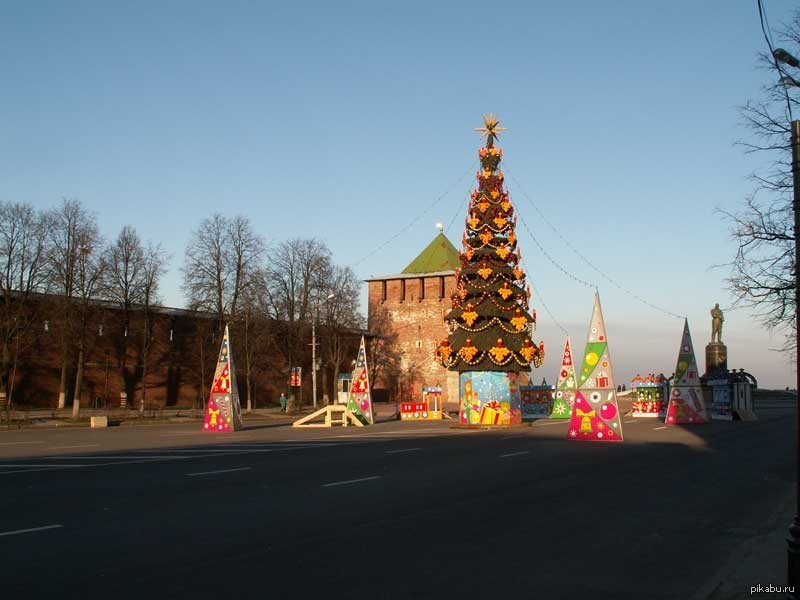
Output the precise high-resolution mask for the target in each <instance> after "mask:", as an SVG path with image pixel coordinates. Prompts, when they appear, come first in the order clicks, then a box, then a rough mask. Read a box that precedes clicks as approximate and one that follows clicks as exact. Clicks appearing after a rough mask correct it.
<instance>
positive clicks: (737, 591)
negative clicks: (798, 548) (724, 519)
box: [693, 483, 795, 600]
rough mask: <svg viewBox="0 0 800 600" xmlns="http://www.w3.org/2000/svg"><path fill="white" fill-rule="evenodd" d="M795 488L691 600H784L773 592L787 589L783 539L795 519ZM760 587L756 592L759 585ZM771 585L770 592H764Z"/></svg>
mask: <svg viewBox="0 0 800 600" xmlns="http://www.w3.org/2000/svg"><path fill="white" fill-rule="evenodd" d="M794 494H795V486H794V484H793V483H792V484H791V486H789V489H788V490H787V491H786V492H785V493H784V494H783V495H781V496H777V497H776V498H775V507H776V510H775V512H774V513H773V514H772V515H771V516H770V517H769V518H768V519H767V521H766V522H765V523H764V527H763V528H762V529H760V530H759V531H757V532H754V533H753V535H752V537H751V538H750V539H748V540H747V541H745V542H744V543H741V544H739V545H738V546H735V547H734V548H733V552H731V554H730V556H729V557H728V560H727V562H726V563H725V565H723V567H722V568H721V569H720V570H719V571H718V572H717V573H715V574H714V575H713V576H712V577H710V578H709V580H708V582H707V584H706V585H705V586H704V587H703V588H701V589H700V590H698V592H697V594H695V595H694V596H693V600H738V599H740V598H785V597H786V594H785V593H784V592H783V590H781V592H780V593H778V592H776V591H774V590H775V588H778V587H780V588H784V587H785V586H786V563H787V558H786V537H787V535H788V533H789V531H788V530H789V524H790V523H791V522H792V519H794V511H795V506H794V501H795V496H794ZM759 585H760V586H761V591H759V589H758V586H759ZM768 586H772V590H773V591H772V592H771V593H770V592H768V591H766V589H768Z"/></svg>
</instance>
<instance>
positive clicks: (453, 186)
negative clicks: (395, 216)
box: [350, 161, 475, 267]
mask: <svg viewBox="0 0 800 600" xmlns="http://www.w3.org/2000/svg"><path fill="white" fill-rule="evenodd" d="M474 169H475V161H473V162H472V164H470V166H469V168H468V169H467V170H466V171H464V173H463V174H462V175H461V176H460V177H459V178H458V180H456V181H455V182H454V183H453V184H452V185H450V187H448V188H447V190H445V191H444V192H443V193H442V194H441V195H439V197H438V198H436V200H434V201H433V202H431V203H430V204H428V206H427V208H426V209H425V210H423V211H422V212H421V213H420V214H419V215H417V216H416V217H415V218H414V219H413V220H412V221H411V222H410V223H409V224H408V225H406V226H405V227H403V228H402V229H401V230H400V231H398V232H397V233H395V234H394V235H393V236H391V237H390V238H388V239H386V240H384V241H383V242H381V243H380V244H378V245H377V246H376V247H375V248H373V249H372V250H370V251H369V252H368V253H367V254H365V255H364V256H363V257H361V258H360V259H358V260H357V261H356V262H354V263H353V264H352V265H350V266H352V267H357V266H358V265H360V264H361V263H362V262H364V261H365V260H367V259H368V258H369V257H371V256H372V255H373V254H375V253H376V252H379V251H380V250H383V249H384V248H385V247H386V246H388V245H389V244H391V243H392V242H393V241H395V240H396V239H397V238H399V237H400V236H401V235H403V234H404V233H405V232H406V231H408V230H409V229H411V228H412V227H413V226H414V225H416V224H417V223H418V222H419V221H420V220H421V219H422V217H424V216H425V215H427V214H428V213H430V212H431V211H432V210H433V208H434V207H435V206H436V205H437V204H439V202H441V201H442V199H443V198H444V197H445V196H447V195H448V194H449V193H450V192H452V191H453V190H454V189H455V187H456V186H457V185H459V184H460V183H461V182H462V181H463V180H464V178H465V177H466V176H467V175H469V173H470V172H472V171H473V170H474Z"/></svg>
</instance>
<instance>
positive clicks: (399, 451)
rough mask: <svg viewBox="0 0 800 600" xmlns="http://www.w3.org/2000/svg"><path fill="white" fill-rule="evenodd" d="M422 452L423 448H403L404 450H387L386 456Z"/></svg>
mask: <svg viewBox="0 0 800 600" xmlns="http://www.w3.org/2000/svg"><path fill="white" fill-rule="evenodd" d="M416 450H422V448H403V449H402V450H386V451H385V452H384V454H402V453H403V452H415V451H416Z"/></svg>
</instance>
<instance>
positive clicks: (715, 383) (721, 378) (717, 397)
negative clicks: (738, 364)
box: [704, 369, 757, 421]
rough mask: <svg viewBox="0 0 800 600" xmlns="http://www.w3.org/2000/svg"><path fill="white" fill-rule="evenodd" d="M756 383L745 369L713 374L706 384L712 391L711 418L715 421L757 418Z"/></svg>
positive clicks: (706, 387)
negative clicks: (755, 407)
mask: <svg viewBox="0 0 800 600" xmlns="http://www.w3.org/2000/svg"><path fill="white" fill-rule="evenodd" d="M712 377H713V379H712ZM756 385H757V382H756V380H755V378H754V377H753V376H752V375H751V374H750V373H747V372H745V370H744V369H739V370H738V371H737V370H736V369H732V370H731V371H730V373H725V372H724V371H721V372H720V371H717V372H716V373H714V374H712V375H711V376H710V377H709V378H708V379H706V380H705V385H704V387H705V389H707V390H709V391H710V394H709V395H710V396H711V418H712V419H713V420H715V421H733V420H734V419H741V420H743V421H752V420H755V419H756V418H757V417H756V414H755V412H754V410H753V389H754V388H755V387H756Z"/></svg>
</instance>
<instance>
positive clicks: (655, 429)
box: [653, 425, 667, 431]
mask: <svg viewBox="0 0 800 600" xmlns="http://www.w3.org/2000/svg"><path fill="white" fill-rule="evenodd" d="M666 428H667V427H666V425H665V426H664V427H653V431H658V430H659V429H666Z"/></svg>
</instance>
